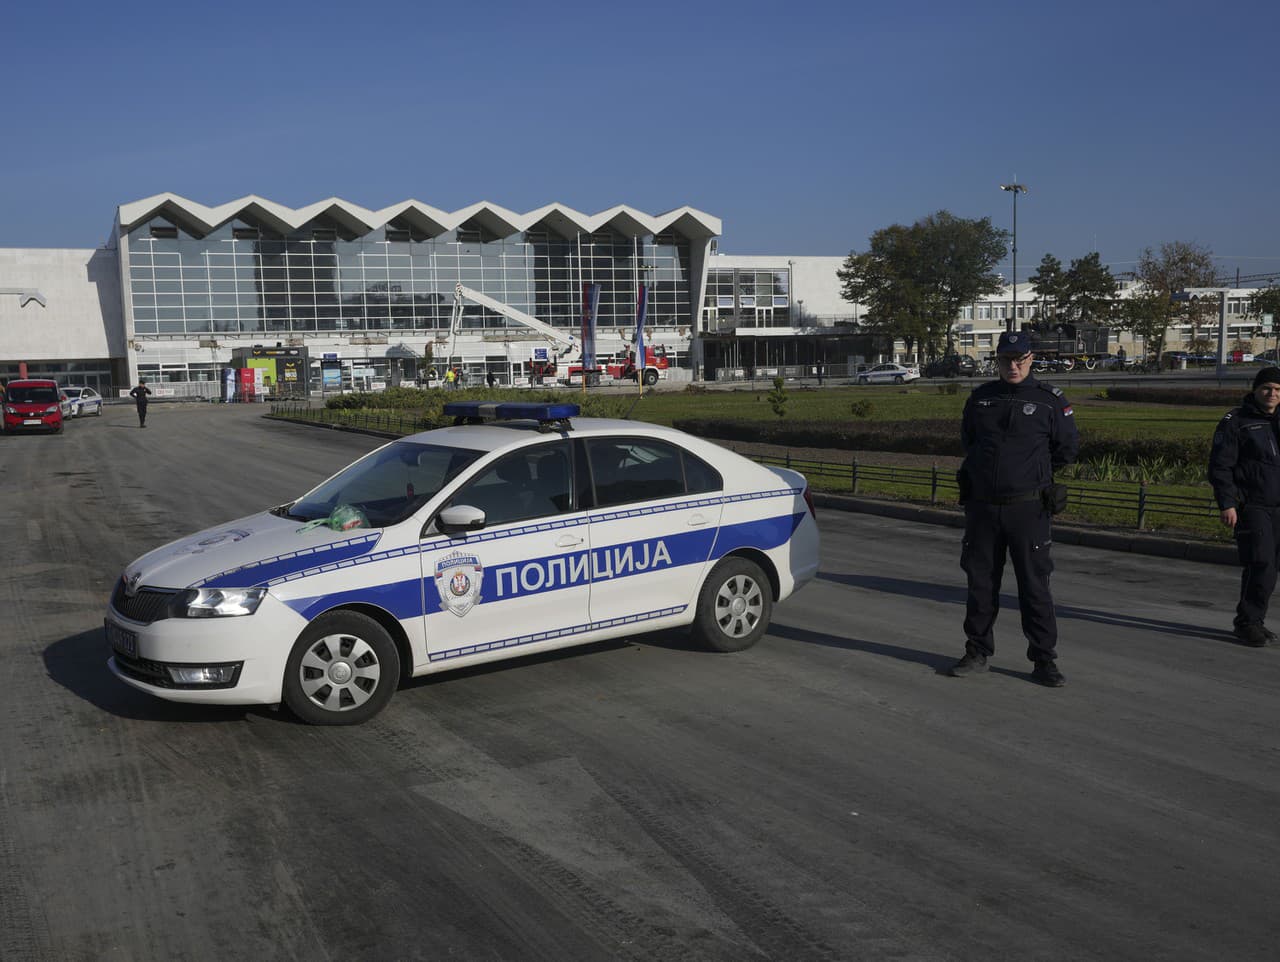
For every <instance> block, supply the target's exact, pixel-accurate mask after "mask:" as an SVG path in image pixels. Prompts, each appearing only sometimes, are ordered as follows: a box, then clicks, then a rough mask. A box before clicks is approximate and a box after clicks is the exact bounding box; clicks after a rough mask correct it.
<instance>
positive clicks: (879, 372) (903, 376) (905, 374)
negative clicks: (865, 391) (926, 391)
mask: <svg viewBox="0 0 1280 962" xmlns="http://www.w3.org/2000/svg"><path fill="white" fill-rule="evenodd" d="M919 376H920V369H919V368H918V367H905V366H904V365H902V364H877V365H876V366H875V367H873V368H872V369H871V370H869V371H863V372H862V373H861V374H859V375H858V383H859V384H905V383H906V382H907V381H914V380H916V378H918V377H919Z"/></svg>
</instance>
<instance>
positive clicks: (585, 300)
mask: <svg viewBox="0 0 1280 962" xmlns="http://www.w3.org/2000/svg"><path fill="white" fill-rule="evenodd" d="M599 310H600V285H599V284H583V285H582V380H583V382H584V383H587V384H590V383H592V381H593V380H594V381H595V382H596V383H599V380H600V374H599V368H598V367H597V366H596V315H597V313H598V312H599ZM592 375H594V378H593V377H592Z"/></svg>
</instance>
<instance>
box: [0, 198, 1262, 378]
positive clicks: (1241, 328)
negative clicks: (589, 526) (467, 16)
mask: <svg viewBox="0 0 1280 962" xmlns="http://www.w3.org/2000/svg"><path fill="white" fill-rule="evenodd" d="M720 233H721V221H720V219H719V218H717V217H714V216H712V215H710V214H707V213H704V212H702V211H699V210H695V209H693V208H691V207H679V208H676V209H674V210H671V211H668V212H666V213H663V214H656V215H651V214H646V213H643V212H641V211H638V210H636V209H634V208H632V207H628V206H626V205H618V206H615V207H611V208H609V209H608V210H605V211H601V212H600V213H597V214H584V213H582V212H580V211H576V210H573V209H572V208H569V207H566V206H564V205H563V204H549V205H547V206H545V207H541V208H538V209H537V210H533V211H529V212H527V213H517V212H515V211H511V210H508V209H506V208H503V207H500V206H498V205H496V204H489V203H478V204H473V205H471V206H469V207H465V208H463V209H461V210H456V211H443V210H439V209H437V208H434V207H431V206H429V205H426V204H423V203H420V202H418V201H414V200H407V201H403V202H401V203H398V204H394V205H392V206H390V207H385V208H382V209H380V210H370V209H368V208H364V207H361V206H359V205H357V204H353V203H350V202H348V201H345V200H341V199H338V198H330V199H328V200H324V201H321V202H319V203H316V204H311V205H309V206H306V207H302V208H290V207H286V206H284V205H281V204H277V203H274V202H272V201H269V200H264V199H263V198H260V197H256V196H249V197H244V198H241V199H239V200H235V201H231V202H229V203H226V204H221V205H218V206H214V207H208V206H205V205H203V204H199V203H197V202H195V201H191V200H188V199H186V198H183V197H179V196H177V195H175V194H157V195H155V196H153V197H148V198H145V199H143V200H139V201H133V202H130V203H126V204H122V205H121V206H120V207H119V208H118V209H117V212H116V217H115V222H114V224H113V226H112V230H111V234H110V237H109V239H108V241H107V243H106V244H105V245H104V246H103V247H101V248H97V249H91V250H55V249H0V379H9V378H13V377H16V376H18V375H19V374H20V373H23V372H25V373H26V374H28V375H30V376H36V375H40V376H50V377H54V378H56V379H58V380H61V381H64V382H67V383H82V384H88V385H90V386H93V387H96V388H98V389H99V390H100V391H102V392H103V393H104V394H106V393H112V392H116V391H120V390H126V389H127V388H128V387H129V386H130V385H131V384H133V383H135V382H136V380H137V378H138V377H140V376H141V377H146V378H147V379H148V380H149V381H151V382H153V383H157V385H158V390H160V391H161V392H167V393H176V394H187V393H201V394H212V393H214V384H215V383H216V382H217V381H218V379H219V376H220V372H221V370H222V369H223V368H225V367H227V366H230V365H232V364H233V363H238V361H237V360H236V359H237V358H240V359H242V358H243V357H244V355H245V353H246V351H250V350H253V349H255V348H258V347H260V348H261V349H263V350H264V351H278V352H296V353H297V354H299V355H300V354H302V353H303V352H305V355H306V356H307V358H308V361H307V366H308V368H309V369H311V370H310V374H311V377H310V378H309V379H308V380H309V384H310V387H311V388H312V389H316V388H318V386H319V379H318V377H317V376H316V375H317V374H318V371H317V370H314V369H317V368H319V367H320V366H321V364H322V362H324V361H325V360H326V359H329V358H332V361H331V362H329V366H330V367H331V369H332V367H333V366H337V367H339V368H340V370H341V375H342V386H343V387H344V388H350V387H353V386H355V387H360V386H370V385H376V384H393V383H396V382H397V381H399V380H414V379H417V378H421V377H423V376H424V375H425V374H426V373H427V372H428V371H432V370H435V371H437V373H438V372H440V371H442V370H443V366H444V365H445V364H448V365H452V366H456V367H458V368H460V369H462V370H463V372H464V373H465V374H467V375H468V376H469V377H470V379H471V380H473V381H480V380H482V379H483V378H484V377H485V376H486V375H490V374H492V375H494V376H496V377H497V379H498V380H499V382H500V383H503V384H511V383H520V382H521V380H522V379H523V377H524V376H525V375H526V373H527V368H526V363H525V362H527V361H530V360H531V359H533V357H534V356H535V352H537V351H538V350H539V349H546V348H547V346H548V341H547V338H546V337H545V336H544V335H542V334H539V333H537V332H536V331H534V330H533V329H531V328H529V327H527V326H525V325H523V324H520V323H517V322H515V321H513V320H512V319H510V318H509V317H507V316H504V315H503V314H502V313H499V312H496V311H494V310H492V309H490V308H488V307H484V306H481V305H480V304H477V303H473V302H469V301H468V302H464V303H463V304H462V308H461V318H460V321H459V322H458V323H457V324H456V325H455V324H454V323H453V321H454V290H455V287H456V286H457V285H458V284H461V285H464V286H465V287H468V288H472V289H474V290H476V291H479V292H480V293H481V294H483V295H486V296H488V297H490V298H493V299H494V300H495V301H497V302H500V303H501V304H503V305H507V306H508V307H510V308H514V309H515V310H517V311H520V312H523V313H525V314H529V315H532V316H533V317H535V318H537V319H539V320H541V321H543V322H544V323H546V324H549V325H551V326H552V327H553V328H556V329H557V330H559V331H563V332H565V333H566V334H574V335H576V334H579V333H580V323H581V314H582V288H583V284H584V283H598V284H599V285H600V290H601V298H600V304H599V311H598V325H597V346H596V352H597V354H598V355H611V354H614V353H616V352H618V351H621V350H624V349H625V348H626V347H627V346H628V345H629V344H630V343H632V340H633V337H634V327H635V310H636V291H637V289H638V286H639V284H641V283H644V284H645V285H646V286H647V288H648V290H649V302H648V312H647V323H646V337H647V342H648V343H649V344H650V345H651V346H654V347H657V348H661V349H662V350H663V351H664V352H665V353H666V355H667V357H668V358H669V359H670V361H671V364H672V367H671V372H670V373H671V377H673V378H677V379H691V378H708V379H716V378H724V377H736V376H741V372H744V371H759V370H761V369H764V370H772V369H781V368H784V367H793V368H797V369H800V370H803V371H805V372H806V373H809V372H812V371H813V370H815V368H816V366H817V365H826V366H827V369H828V370H829V371H830V372H831V373H833V374H835V373H838V368H839V366H841V365H843V364H845V363H848V362H852V361H854V360H859V361H863V360H865V361H878V360H888V359H894V360H908V359H914V358H910V357H908V356H907V354H906V352H905V348H904V345H903V344H902V343H901V342H898V343H897V344H894V345H890V344H888V343H887V342H885V341H884V340H883V339H875V338H872V337H869V336H867V335H859V334H858V333H857V325H858V322H859V321H861V320H862V319H863V317H864V313H865V312H864V311H863V309H862V308H861V307H860V306H859V305H856V304H850V303H848V302H846V301H844V300H843V299H842V298H841V297H840V282H839V279H838V278H837V276H836V271H837V270H838V269H839V268H840V267H841V265H842V264H843V262H844V258H843V257H799V256H788V255H776V256H764V255H731V254H722V253H719V252H718V251H717V244H718V238H719V235H720ZM1130 292H1131V285H1126V290H1124V291H1122V293H1121V296H1122V297H1123V296H1127V295H1128V293H1130ZM1251 293H1252V292H1251V291H1246V290H1241V291H1238V292H1233V293H1232V295H1231V297H1230V299H1229V301H1228V316H1229V317H1230V318H1238V322H1234V323H1232V324H1231V327H1230V331H1229V333H1230V337H1231V339H1232V340H1233V342H1234V341H1236V340H1242V339H1247V338H1248V337H1249V336H1251V335H1252V334H1253V331H1254V329H1255V328H1256V326H1257V323H1258V321H1257V319H1256V318H1254V317H1251V316H1250V315H1249V314H1248V299H1249V296H1250V294H1251ZM1012 300H1013V298H1012V296H1011V291H1010V290H1009V289H1007V288H1006V289H1005V291H1003V292H1002V293H1000V294H996V295H991V296H989V297H984V298H981V299H980V300H978V301H977V302H975V303H974V304H972V305H967V306H966V307H965V308H963V309H962V311H961V316H960V317H959V318H957V329H956V330H957V333H956V338H957V346H958V348H959V349H960V350H961V351H964V352H966V353H972V354H975V355H981V354H984V353H987V352H989V351H990V350H992V349H993V347H994V343H995V340H996V339H997V338H998V337H999V334H1000V332H1001V331H1003V330H1004V329H1005V324H1006V322H1007V319H1008V318H1009V317H1010V316H1011V313H1012ZM1017 301H1018V307H1017V314H1018V316H1017V318H1016V319H1015V324H1016V325H1018V326H1020V325H1021V324H1023V323H1028V322H1029V321H1030V320H1031V318H1032V316H1033V312H1034V310H1035V295H1034V293H1033V292H1032V291H1031V289H1030V285H1029V284H1019V285H1018V298H1017ZM1212 327H1213V325H1210V326H1209V327H1208V328H1202V329H1201V331H1202V332H1204V331H1207V330H1211V329H1212ZM1188 334H1189V332H1187V331H1179V330H1175V331H1172V332H1171V335H1172V336H1173V339H1172V340H1171V345H1170V346H1171V347H1176V346H1180V344H1179V343H1178V339H1179V338H1180V337H1182V338H1184V337H1185V336H1186V335H1188ZM1107 335H1108V336H1107V337H1106V343H1107V348H1106V349H1107V350H1112V351H1114V350H1116V349H1118V348H1119V347H1121V346H1123V347H1125V348H1126V350H1127V351H1129V352H1130V353H1131V354H1138V353H1141V351H1142V345H1141V344H1135V343H1134V342H1133V341H1132V340H1131V339H1130V340H1123V339H1121V337H1119V336H1117V332H1114V331H1109V332H1107ZM572 359H573V360H575V361H576V360H577V357H576V356H574V357H572Z"/></svg>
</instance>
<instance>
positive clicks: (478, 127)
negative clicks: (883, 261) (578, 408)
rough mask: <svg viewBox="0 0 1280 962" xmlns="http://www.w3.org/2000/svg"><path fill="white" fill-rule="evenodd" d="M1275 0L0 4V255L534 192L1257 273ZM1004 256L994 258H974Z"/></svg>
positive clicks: (1272, 254) (1271, 223)
mask: <svg viewBox="0 0 1280 962" xmlns="http://www.w3.org/2000/svg"><path fill="white" fill-rule="evenodd" d="M1278 28H1280V4H1277V3H1275V2H1274V0H1272V2H1269V3H1261V2H1259V3H1242V2H1233V0H1227V2H1221V3H1217V4H1213V5H1207V4H1204V3H1187V2H1180V0H1177V2H1171V3H1170V2H1164V3H1158V4H1154V3H1134V2H1128V0H1117V2H1112V3H1093V2H1084V3H1072V4H1054V5H1039V4H1033V3H1022V4H1013V3H981V2H980V3H971V4H958V3H954V2H951V3H937V2H911V0H906V2H900V3H896V4H861V3H856V2H844V3H810V2H803V0H800V2H792V3H768V4H765V3H756V2H753V0H745V2H739V3H735V4H717V5H706V4H700V3H698V2H696V0H692V2H683V3H670V2H666V0H658V2H652V3H648V4H643V5H622V4H609V3H590V4H588V3H576V2H575V3H560V4H556V3H548V4H531V3H520V4H516V3H506V2H494V3H476V4H443V3H439V2H437V3H428V2H422V0H415V2H380V0H370V2H366V3H362V4H348V5H342V6H341V7H332V6H326V5H323V4H318V3H314V2H312V3H306V4H303V3H296V2H292V0H285V2H274V0H273V2H269V3H262V2H259V3H244V2H241V0H227V2H220V3H218V4H174V3H171V2H170V3H165V4H159V3H150V2H143V3H129V2H125V3H123V4H102V3H94V4H80V3H71V4H61V5H59V4H41V5H37V4H33V3H26V4H23V5H22V7H19V8H17V10H16V11H15V10H14V9H13V8H10V9H9V12H7V13H6V25H5V33H6V35H7V36H6V41H5V54H4V57H3V59H0V91H3V93H2V94H0V96H3V99H4V107H5V109H4V121H3V123H4V129H5V132H6V136H5V137H3V138H0V246H4V247H92V246H95V245H97V244H100V243H102V242H103V241H104V240H105V239H106V237H107V234H108V233H109V231H110V226H111V220H112V217H113V214H114V210H115V208H116V206H118V205H119V204H121V203H125V202H128V201H132V200H138V199H141V198H143V197H147V196H150V195H152V194H156V193H161V192H163V191H173V192H175V193H178V194H181V195H183V196H186V197H189V198H191V199H192V200H195V201H199V202H200V203H204V204H220V203H224V202H226V201H229V200H233V199H235V198H237V197H240V196H243V195H245V194H249V193H254V194H258V195H260V196H263V197H266V198H268V199H270V200H274V201H278V202H280V203H283V204H286V205H289V206H302V205H305V204H309V203H312V202H314V201H317V200H321V199H324V198H326V197H330V196H338V197H342V198H345V199H347V200H349V201H352V202H354V203H358V204H362V205H364V206H366V207H370V208H377V207H381V206H385V205H387V204H391V203H394V202H396V201H400V200H404V199H407V198H410V197H413V198H416V199H418V200H420V201H423V202H424V203H427V204H431V205H434V206H436V207H440V208H444V209H447V210H452V209H456V208H459V207H462V206H465V205H467V204H470V203H474V202H476V201H480V200H487V201H492V202H494V203H497V204H501V205H503V206H506V207H509V208H511V209H513V210H517V211H526V210H531V209H533V208H535V207H539V206H542V205H543V204H547V203H550V202H552V201H560V202H562V203H566V204H568V205H570V206H572V207H575V208H578V209H580V210H583V211H587V212H595V211H597V210H601V209H604V208H606V207H610V206H613V205H614V204H618V203H626V204H631V205H633V206H635V207H638V208H640V209H641V210H645V211H648V212H650V213H657V212H660V211H664V210H669V209H671V208H673V207H678V206H681V205H684V204H689V205H692V206H694V207H697V208H699V209H701V210H704V211H706V212H708V213H711V214H713V215H715V216H718V217H720V218H722V219H723V221H724V234H723V237H722V239H721V249H722V250H723V251H725V252H732V253H742V254H794V255H809V254H827V255H843V254H846V253H848V252H849V251H850V250H853V249H857V250H863V249H865V248H866V246H867V238H868V236H869V235H870V234H871V233H872V232H874V231H876V230H878V229H879V228H881V227H885V226H888V225H889V224H893V223H911V222H913V221H914V220H916V219H917V218H919V217H922V216H924V215H926V214H928V213H931V212H933V211H936V210H939V209H943V208H945V209H947V210H950V211H951V212H953V213H955V214H957V215H959V216H963V217H984V216H989V217H991V218H992V220H993V221H994V222H995V223H996V224H997V225H998V226H1002V227H1006V228H1007V227H1009V226H1010V220H1011V212H1012V211H1011V206H1012V204H1011V199H1010V195H1009V194H1006V193H1001V191H1000V190H999V184H1000V183H1002V182H1008V181H1009V180H1011V179H1012V178H1013V177H1014V176H1015V175H1016V177H1017V178H1018V180H1019V181H1021V182H1023V183H1025V184H1027V185H1028V186H1029V188H1030V192H1029V193H1028V194H1026V195H1025V196H1023V197H1022V198H1021V199H1020V200H1019V203H1018V269H1019V277H1020V279H1022V278H1025V276H1026V274H1027V273H1028V271H1029V270H1030V269H1031V268H1032V267H1033V266H1034V265H1035V263H1037V262H1038V261H1039V259H1040V257H1041V255H1042V254H1044V253H1046V252H1050V253H1053V254H1055V255H1057V256H1058V257H1059V258H1061V259H1062V260H1063V261H1064V263H1065V262H1068V261H1070V260H1071V259H1072V258H1075V257H1080V256H1082V255H1084V254H1087V253H1089V252H1090V251H1092V250H1095V249H1096V250H1098V251H1099V252H1100V254H1101V256H1102V258H1103V260H1104V262H1107V263H1109V264H1111V265H1112V267H1113V269H1114V270H1117V271H1123V270H1128V269H1131V268H1132V266H1133V262H1134V261H1135V260H1136V259H1137V257H1138V255H1139V253H1140V252H1141V250H1142V249H1143V248H1144V247H1147V246H1153V247H1154V246H1158V245H1159V244H1161V243H1163V242H1165V241H1172V240H1184V241H1194V242H1196V243H1199V244H1202V245H1204V246H1206V247H1208V248H1210V249H1211V250H1212V251H1213V252H1214V253H1215V254H1216V255H1218V257H1219V261H1218V263H1220V264H1221V265H1222V267H1223V270H1224V272H1226V271H1234V270H1235V269H1236V268H1239V269H1240V270H1241V271H1242V272H1243V273H1245V274H1250V273H1261V272H1264V271H1280V185H1278V183H1277V178H1278V176H1280V174H1278V172H1280V121H1278V119H1277V108H1278V106H1280V105H1278V104H1277V96H1276V95H1277V92H1280V65H1278V64H1277V61H1276V57H1275V52H1274V49H1275V48H1274V38H1275V36H1276V34H1277V29H1278ZM1006 267H1007V264H1006Z"/></svg>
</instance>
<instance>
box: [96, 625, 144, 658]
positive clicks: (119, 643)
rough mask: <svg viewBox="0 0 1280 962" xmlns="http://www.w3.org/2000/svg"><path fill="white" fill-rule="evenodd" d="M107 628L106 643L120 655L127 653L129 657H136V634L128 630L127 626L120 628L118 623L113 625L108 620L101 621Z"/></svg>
mask: <svg viewBox="0 0 1280 962" xmlns="http://www.w3.org/2000/svg"><path fill="white" fill-rule="evenodd" d="M103 625H104V626H105V627H106V630H107V643H108V644H110V645H111V647H112V648H114V649H115V650H116V651H118V652H120V654H122V655H128V656H129V657H130V658H133V657H136V656H137V654H138V634H137V632H133V631H130V630H129V629H128V628H121V627H120V626H119V625H113V624H112V623H111V622H109V621H105V622H103Z"/></svg>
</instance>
